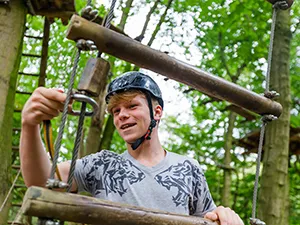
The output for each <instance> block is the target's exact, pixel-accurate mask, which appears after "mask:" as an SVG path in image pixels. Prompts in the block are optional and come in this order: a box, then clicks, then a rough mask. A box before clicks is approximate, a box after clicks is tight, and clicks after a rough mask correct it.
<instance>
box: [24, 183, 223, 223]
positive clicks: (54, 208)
mask: <svg viewBox="0 0 300 225" xmlns="http://www.w3.org/2000/svg"><path fill="white" fill-rule="evenodd" d="M22 212H23V213H24V214H25V215H29V216H36V217H47V218H52V219H58V220H62V221H70V222H76V223H87V224H99V223H100V221H101V224H105V225H120V224H122V225H218V224H217V223H216V222H211V221H209V220H206V219H203V218H200V217H195V216H186V215H178V214H171V213H166V212H163V211H158V210H149V209H145V208H139V207H135V206H130V205H126V204H120V203H115V202H110V201H105V200H100V199H96V198H92V197H88V196H82V195H76V194H71V193H63V192H56V191H52V190H49V189H45V188H41V187H30V188H28V190H27V192H26V194H25V196H24V199H23V206H22Z"/></svg>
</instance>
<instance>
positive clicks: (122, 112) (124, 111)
mask: <svg viewBox="0 0 300 225" xmlns="http://www.w3.org/2000/svg"><path fill="white" fill-rule="evenodd" d="M118 116H119V119H120V120H123V119H127V118H128V117H129V114H128V110H127V109H126V108H121V109H120V112H119V115H118Z"/></svg>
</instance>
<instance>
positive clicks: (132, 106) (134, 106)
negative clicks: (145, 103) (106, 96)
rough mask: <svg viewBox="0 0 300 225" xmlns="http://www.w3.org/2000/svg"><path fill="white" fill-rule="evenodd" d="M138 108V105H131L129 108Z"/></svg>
mask: <svg viewBox="0 0 300 225" xmlns="http://www.w3.org/2000/svg"><path fill="white" fill-rule="evenodd" d="M136 107H137V104H130V106H129V108H130V109H134V108H136Z"/></svg>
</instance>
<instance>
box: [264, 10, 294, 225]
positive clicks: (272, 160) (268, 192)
mask: <svg viewBox="0 0 300 225" xmlns="http://www.w3.org/2000/svg"><path fill="white" fill-rule="evenodd" d="M289 25H290V12H289V10H287V11H281V10H280V11H279V12H278V14H277V21H276V28H275V39H274V47H273V59H272V64H271V73H270V74H271V79H270V90H275V91H277V92H278V93H279V94H280V97H279V99H278V101H279V102H280V103H281V104H282V106H283V113H282V115H281V116H280V118H279V119H278V120H276V121H274V122H272V123H270V124H269V125H268V126H267V129H266V140H265V147H264V158H263V171H262V178H261V190H260V193H259V210H258V218H259V219H262V220H263V221H264V222H266V224H272V225H286V224H288V222H289V221H288V212H289V207H288V196H287V195H288V188H289V185H288V154H289V132H290V101H291V97H290V79H289V58H290V41H291V31H290V26H289Z"/></svg>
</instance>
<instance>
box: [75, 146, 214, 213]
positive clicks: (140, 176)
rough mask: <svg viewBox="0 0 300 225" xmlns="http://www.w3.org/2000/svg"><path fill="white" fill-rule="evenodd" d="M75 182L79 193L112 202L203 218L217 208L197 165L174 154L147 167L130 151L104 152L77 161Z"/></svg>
mask: <svg viewBox="0 0 300 225" xmlns="http://www.w3.org/2000/svg"><path fill="white" fill-rule="evenodd" d="M75 180H76V182H77V186H78V190H79V191H87V192H90V193H91V194H92V195H93V196H94V197H96V198H101V199H105V200H109V201H113V202H120V203H127V204H130V205H135V206H141V207H145V208H150V209H159V210H163V211H167V212H172V213H179V214H185V215H188V214H190V215H195V216H201V217H203V216H204V215H205V214H206V213H207V212H209V211H212V210H213V209H214V208H215V207H216V206H215V203H214V201H213V199H212V197H211V194H210V192H209V189H208V185H207V182H206V179H205V177H204V174H203V171H202V170H201V168H200V167H199V164H198V162H197V161H195V160H193V159H191V158H189V157H185V156H181V155H178V154H175V153H172V152H167V154H166V157H165V158H164V159H163V160H162V161H161V162H160V163H159V164H157V165H156V166H153V167H147V166H144V165H142V164H140V163H139V162H138V161H137V160H136V159H134V158H133V157H132V156H131V155H130V154H129V153H128V152H127V151H126V152H124V153H123V154H120V155H119V154H116V153H113V152H110V151H107V150H103V151H101V152H99V153H96V154H92V155H89V156H86V157H84V158H82V159H79V160H77V162H76V169H75Z"/></svg>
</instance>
